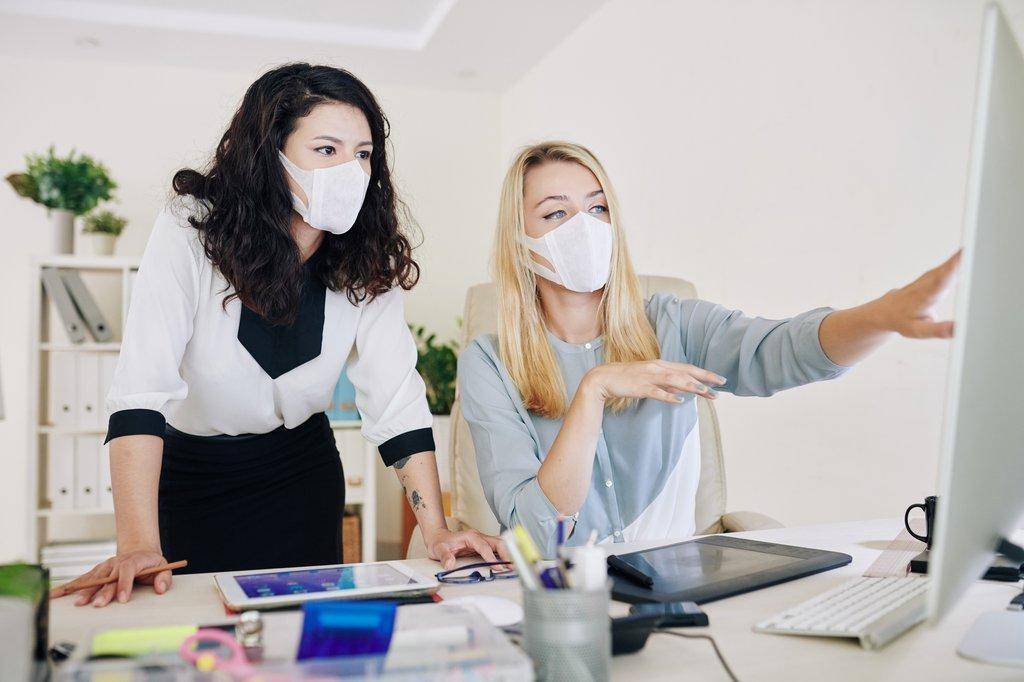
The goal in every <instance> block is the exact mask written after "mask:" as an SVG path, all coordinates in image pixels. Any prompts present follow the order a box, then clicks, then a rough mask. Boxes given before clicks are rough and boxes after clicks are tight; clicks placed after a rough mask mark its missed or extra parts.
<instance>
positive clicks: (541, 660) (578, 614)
mask: <svg viewBox="0 0 1024 682" xmlns="http://www.w3.org/2000/svg"><path fill="white" fill-rule="evenodd" d="M609 590H610V586H606V587H605V588H604V589H603V590H588V591H583V590H572V589H565V590H544V589H537V590H523V612H524V618H523V635H524V637H523V639H524V646H525V648H526V653H527V654H528V655H529V656H530V658H531V659H533V666H534V669H535V670H536V673H537V679H538V680H607V679H609V677H610V669H611V660H612V637H611V624H610V620H609V616H608V601H609V596H608V595H609Z"/></svg>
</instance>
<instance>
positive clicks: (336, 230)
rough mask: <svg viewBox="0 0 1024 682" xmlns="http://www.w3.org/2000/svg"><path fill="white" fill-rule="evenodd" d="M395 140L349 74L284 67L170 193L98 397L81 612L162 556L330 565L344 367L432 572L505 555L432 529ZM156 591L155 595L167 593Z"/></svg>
mask: <svg viewBox="0 0 1024 682" xmlns="http://www.w3.org/2000/svg"><path fill="white" fill-rule="evenodd" d="M387 136H388V123H387V119H386V118H385V117H384V114H383V113H382V111H381V109H380V107H379V106H378V104H377V102H376V100H375V99H374V97H373V95H372V94H371V93H370V91H369V90H368V89H367V88H366V86H365V85H363V83H362V82H360V81H359V80H358V79H357V78H355V77H354V76H353V75H352V74H350V73H348V72H346V71H343V70H340V69H336V68H331V67H326V66H310V65H308V64H292V65H288V66H284V67H281V68H278V69H275V70H273V71H270V72H268V73H266V74H264V75H263V76H262V77H260V79H259V80H257V81H256V82H255V83H254V84H253V85H252V86H251V87H250V88H249V90H248V91H247V92H246V94H245V97H244V99H243V101H242V104H241V107H240V108H239V110H238V112H237V113H236V114H235V116H234V118H233V119H232V121H231V124H230V125H229V127H228V130H227V132H226V133H225V134H224V136H223V137H222V139H221V141H220V144H219V145H218V146H217V150H216V152H215V155H214V158H213V161H212V163H211V164H210V166H209V169H208V170H206V172H199V171H196V170H191V169H184V170H181V171H179V172H178V173H177V174H176V175H175V177H174V183H173V186H174V191H175V193H176V195H177V196H176V197H175V199H173V200H172V201H171V203H170V204H169V205H168V207H166V208H165V209H164V211H163V212H162V213H161V214H160V216H159V217H158V218H157V221H156V225H155V227H154V228H153V232H152V235H151V236H150V239H149V243H148V244H147V246H146V251H145V254H144V256H143V258H142V263H141V266H140V268H139V273H138V278H137V279H136V282H135V285H134V290H133V292H132V298H131V306H130V309H129V313H128V318H127V321H126V324H125V332H124V340H123V344H122V348H121V356H120V359H119V361H118V366H117V372H116V375H115V378H114V381H113V385H112V388H111V390H110V394H109V395H108V398H107V409H108V411H109V412H110V413H111V417H110V423H109V428H108V433H107V440H108V442H109V443H110V467H111V476H112V482H113V492H114V506H115V519H116V524H117V555H116V556H114V557H111V558H110V559H108V560H106V561H104V562H103V563H101V564H99V565H97V566H96V567H95V568H94V569H93V570H92V571H90V572H89V573H87V574H86V575H84V576H82V577H81V578H78V580H79V581H81V580H89V579H94V578H102V577H107V576H110V575H117V577H118V581H117V582H116V583H111V584H110V585H108V586H106V587H104V588H102V589H99V590H97V589H94V588H93V589H85V590H82V591H80V592H79V593H78V594H77V597H76V601H75V603H76V604H79V605H82V604H86V603H89V602H91V603H92V604H93V605H95V606H105V605H106V604H108V603H109V602H110V601H111V600H113V599H117V600H118V601H122V602H123V601H127V600H128V599H129V597H130V595H131V590H132V584H133V582H134V578H135V575H136V573H138V572H139V571H141V570H143V569H145V568H148V567H150V566H155V565H159V564H161V563H162V562H163V561H164V560H165V557H167V558H168V559H169V560H176V559H187V560H188V561H189V570H190V571H193V572H206V571H224V570H242V569H258V568H276V567H285V566H306V565H317V564H331V563H337V562H339V561H340V539H339V528H340V520H341V514H342V510H343V508H344V497H345V489H344V482H343V481H344V479H343V477H342V471H341V463H340V459H339V456H338V451H337V448H336V446H335V442H334V438H333V435H332V432H331V430H330V427H329V425H328V422H327V417H326V415H325V414H324V410H325V409H326V408H327V407H328V404H329V402H330V399H331V395H332V392H333V388H334V385H335V384H336V383H337V381H338V377H339V375H340V374H341V371H342V369H343V368H347V371H348V377H349V378H350V379H351V380H352V383H353V384H354V385H355V386H356V403H357V406H358V408H359V412H360V414H361V417H362V424H363V425H362V430H363V435H364V437H365V438H366V439H368V440H369V441H371V442H373V443H375V444H377V445H378V448H379V450H380V454H381V457H382V458H383V460H384V462H385V464H387V465H391V466H394V468H395V471H396V474H397V475H398V477H399V480H400V482H401V484H402V486H403V487H404V489H405V491H406V494H407V496H408V498H409V501H410V504H411V505H412V506H413V509H414V511H415V513H416V517H417V520H418V521H419V524H420V526H421V527H422V528H423V531H424V536H425V539H426V541H427V547H428V549H429V551H430V552H431V555H432V556H433V558H435V559H439V560H442V561H443V562H444V563H445V564H447V565H449V566H450V565H451V564H453V563H454V559H455V556H456V555H460V554H466V553H479V554H481V555H482V556H483V557H484V558H485V559H487V560H494V558H495V556H494V555H495V553H500V554H502V555H504V552H505V550H504V547H502V546H501V543H500V541H499V540H498V539H497V538H492V537H488V536H484V535H481V534H479V533H477V532H475V531H469V532H464V533H451V532H450V531H448V529H447V528H446V527H445V525H444V516H443V512H442V507H441V495H440V490H439V485H438V479H437V468H436V463H435V460H434V453H433V450H434V441H433V437H432V434H431V421H432V420H431V415H430V412H429V410H428V409H427V402H426V398H425V389H424V384H423V380H422V379H421V378H420V376H419V375H418V374H417V373H416V368H415V365H416V349H415V345H414V342H413V339H412V337H411V336H410V333H409V330H408V328H407V327H406V323H405V318H404V315H403V305H402V292H403V290H404V289H409V288H411V287H412V286H413V284H415V282H416V280H417V278H418V276H419V269H418V267H417V265H416V263H415V262H414V261H413V259H412V254H411V248H410V244H409V242H408V240H407V239H406V237H405V236H404V235H403V233H402V226H401V224H400V210H401V207H402V204H401V203H400V202H399V200H398V199H397V198H396V197H395V192H394V189H393V187H392V182H391V176H390V171H389V168H388V160H387V155H386V151H385V140H386V139H387ZM143 580H144V579H143ZM149 581H151V582H153V583H154V589H155V590H156V592H157V593H163V592H165V591H166V590H167V589H168V588H169V587H170V584H171V575H170V573H168V572H164V573H160V574H157V575H156V576H155V578H150V579H149Z"/></svg>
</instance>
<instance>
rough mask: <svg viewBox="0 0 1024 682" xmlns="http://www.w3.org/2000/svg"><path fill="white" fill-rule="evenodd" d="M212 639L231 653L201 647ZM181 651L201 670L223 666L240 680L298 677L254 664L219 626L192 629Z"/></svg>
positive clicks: (325, 680) (329, 680) (284, 681)
mask: <svg viewBox="0 0 1024 682" xmlns="http://www.w3.org/2000/svg"><path fill="white" fill-rule="evenodd" d="M209 642H215V643H217V644H222V645H224V646H225V647H227V650H228V653H229V655H228V656H218V655H217V654H216V653H215V652H216V651H219V647H218V648H215V649H200V648H198V646H197V645H199V644H202V643H209ZM178 653H179V654H181V657H182V658H183V659H184V660H185V661H186V662H188V663H191V664H192V665H194V666H195V667H196V669H197V670H199V672H204V673H208V672H212V671H214V670H223V671H224V672H226V673H227V674H228V675H231V676H232V677H233V678H235V679H236V680H259V682H294V680H295V677H294V676H292V675H282V674H274V673H266V672H264V671H262V670H260V669H258V668H255V667H253V665H252V664H251V663H249V659H248V658H247V657H246V655H245V649H244V648H242V645H241V644H239V643H238V641H237V640H236V639H235V638H234V637H233V636H232V635H230V634H228V633H227V632H225V631H224V630H218V629H216V628H204V629H202V630H197V631H196V632H194V633H192V634H191V635H189V636H188V637H187V638H186V639H185V641H184V642H182V643H181V647H180V648H179V649H178ZM302 679H303V680H306V682H337V680H338V679H339V677H338V676H329V677H323V676H313V675H310V676H306V675H303V677H302Z"/></svg>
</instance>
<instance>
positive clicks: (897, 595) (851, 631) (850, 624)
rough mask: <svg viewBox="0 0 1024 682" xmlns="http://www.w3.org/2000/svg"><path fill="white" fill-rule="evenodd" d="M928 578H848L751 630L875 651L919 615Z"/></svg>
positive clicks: (907, 626) (919, 620) (922, 617)
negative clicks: (853, 642) (836, 640)
mask: <svg viewBox="0 0 1024 682" xmlns="http://www.w3.org/2000/svg"><path fill="white" fill-rule="evenodd" d="M927 591H928V578H926V577H923V576H916V575H915V576H905V577H897V578H864V577H862V578H854V579H853V580H850V581H848V582H845V583H843V584H842V585H840V586H839V587H836V588H835V589H832V590H829V591H828V592H825V593H823V594H819V595H818V596H817V597H814V598H813V599H809V600H807V601H805V602H804V603H802V604H800V605H798V606H794V607H793V608H791V609H786V610H785V611H783V612H782V613H780V614H778V615H776V616H774V617H773V618H769V619H768V620H766V621H762V622H760V623H758V624H757V625H755V626H754V629H755V630H757V631H759V632H772V633H776V634H782V635H811V636H816V637H853V638H856V639H858V640H860V645H861V646H862V647H864V648H865V649H879V648H881V647H883V646H885V645H886V644H888V643H889V642H891V641H892V640H894V639H896V638H897V637H899V636H900V635H902V634H903V633H904V632H906V631H907V630H909V629H910V628H912V627H914V626H915V625H917V624H918V623H920V622H921V621H922V620H924V616H925V596H926V595H927Z"/></svg>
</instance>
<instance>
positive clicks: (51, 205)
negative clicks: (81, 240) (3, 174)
mask: <svg viewBox="0 0 1024 682" xmlns="http://www.w3.org/2000/svg"><path fill="white" fill-rule="evenodd" d="M7 182H8V183H9V184H10V185H11V187H12V188H14V191H15V192H17V193H18V195H19V196H23V197H25V198H27V199H31V200H32V201H34V202H36V203H37V204H42V205H43V206H45V207H46V208H48V209H49V213H50V226H51V228H50V229H51V233H50V236H51V249H50V250H51V251H52V252H53V253H71V251H72V249H73V247H74V235H75V230H74V225H75V216H80V215H84V214H86V213H88V212H89V211H91V210H92V209H94V208H96V205H97V204H99V203H100V202H101V201H107V200H109V199H111V198H112V196H113V191H114V189H116V188H117V185H116V184H115V183H114V181H113V180H111V179H110V174H109V173H108V172H107V169H106V167H105V166H104V165H103V164H101V163H99V162H98V161H94V160H93V159H92V158H91V157H89V156H87V155H85V154H77V153H76V152H75V151H74V150H71V153H69V154H68V155H67V156H63V157H62V156H57V154H56V152H55V151H54V149H53V147H52V146H51V147H50V148H49V149H48V150H47V151H46V153H45V154H28V155H26V156H25V171H24V172H23V173H11V174H10V175H8V176H7Z"/></svg>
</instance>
